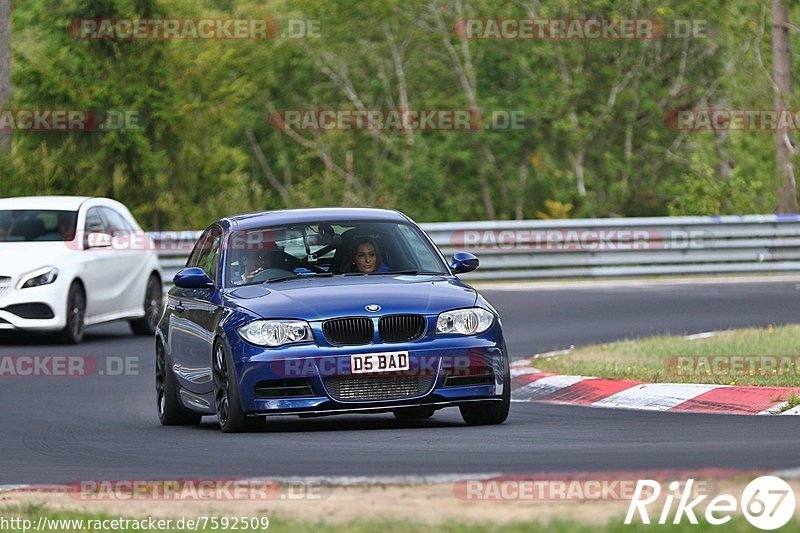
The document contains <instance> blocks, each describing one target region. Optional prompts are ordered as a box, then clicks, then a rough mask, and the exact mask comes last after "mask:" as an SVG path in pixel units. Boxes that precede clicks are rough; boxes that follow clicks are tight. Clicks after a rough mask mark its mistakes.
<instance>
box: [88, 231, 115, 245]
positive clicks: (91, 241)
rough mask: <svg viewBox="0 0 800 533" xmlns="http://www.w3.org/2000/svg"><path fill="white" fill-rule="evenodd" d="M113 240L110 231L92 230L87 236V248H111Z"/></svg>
mask: <svg viewBox="0 0 800 533" xmlns="http://www.w3.org/2000/svg"><path fill="white" fill-rule="evenodd" d="M111 241H112V237H111V235H110V234H109V233H102V232H92V233H90V234H89V235H87V236H86V248H111Z"/></svg>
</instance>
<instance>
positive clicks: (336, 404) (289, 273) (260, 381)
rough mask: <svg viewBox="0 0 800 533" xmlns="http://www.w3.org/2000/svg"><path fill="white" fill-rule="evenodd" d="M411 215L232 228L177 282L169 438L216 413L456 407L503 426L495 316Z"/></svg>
mask: <svg viewBox="0 0 800 533" xmlns="http://www.w3.org/2000/svg"><path fill="white" fill-rule="evenodd" d="M477 267H478V259H477V258H476V257H475V256H473V255H472V254H468V253H456V254H455V255H454V256H453V258H452V260H451V261H450V262H449V264H448V262H447V261H445V259H444V257H443V256H442V254H441V252H440V251H439V250H438V249H437V248H436V246H435V245H434V243H433V242H432V241H431V239H430V238H429V237H428V236H427V235H426V234H425V233H424V232H423V231H422V230H421V229H420V228H419V227H418V226H417V225H416V224H415V223H414V222H413V221H412V220H410V219H409V218H408V217H406V216H405V215H403V214H401V213H399V212H396V211H387V210H380V209H360V208H359V209H356V208H353V209H349V208H348V209H344V208H341V209H339V208H337V209H297V210H286V211H270V212H264V213H256V214H249V215H240V216H234V217H229V218H224V219H222V220H219V221H217V222H215V223H214V224H212V225H211V226H210V227H208V228H207V229H206V230H205V231H204V232H203V234H202V236H201V237H200V239H199V240H198V241H197V243H196V245H195V247H194V250H193V251H192V253H191V255H190V256H189V259H188V260H187V263H186V267H185V268H184V269H182V270H181V271H180V272H178V273H177V274H176V275H175V278H174V283H175V286H174V287H172V288H171V289H170V291H169V294H168V301H167V306H166V309H165V312H164V315H163V317H162V319H161V321H160V323H159V327H158V330H157V332H156V396H157V406H158V416H159V418H160V420H161V423H162V424H164V425H185V424H197V423H199V422H200V419H201V417H202V416H204V415H217V417H218V419H219V424H220V427H221V428H222V431H225V432H238V431H247V430H251V429H255V428H256V427H257V426H258V425H259V424H263V423H264V417H266V416H271V415H299V416H301V417H304V416H322V415H332V414H342V413H376V412H392V413H394V415H395V416H396V417H397V418H399V419H406V420H408V419H420V418H428V417H430V416H432V415H433V414H434V412H435V411H436V410H437V409H442V408H444V407H458V408H459V409H460V411H461V416H462V418H463V419H464V421H465V422H466V423H467V424H470V425H479V424H501V423H503V422H504V421H505V420H506V418H507V416H508V411H509V403H510V395H511V387H510V377H509V360H508V354H507V352H506V347H505V342H504V339H503V332H502V326H501V323H500V317H499V316H498V314H497V312H496V311H495V310H494V308H492V306H491V305H489V303H488V302H487V301H486V300H485V299H484V298H483V297H482V296H481V295H480V294H479V293H478V292H477V291H476V290H475V289H473V288H472V287H470V286H469V285H467V284H465V283H464V282H462V281H461V280H460V279H459V278H458V276H457V275H458V274H461V273H464V272H469V271H471V270H474V269H476V268H477Z"/></svg>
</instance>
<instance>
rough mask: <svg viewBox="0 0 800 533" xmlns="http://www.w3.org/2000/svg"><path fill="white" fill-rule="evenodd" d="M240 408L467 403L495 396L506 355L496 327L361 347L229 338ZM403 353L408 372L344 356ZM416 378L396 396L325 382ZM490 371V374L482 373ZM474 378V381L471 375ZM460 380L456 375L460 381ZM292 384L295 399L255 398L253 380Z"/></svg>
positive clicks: (330, 409) (270, 411) (267, 410)
mask: <svg viewBox="0 0 800 533" xmlns="http://www.w3.org/2000/svg"><path fill="white" fill-rule="evenodd" d="M229 344H230V347H231V349H232V353H233V354H234V358H233V359H234V364H235V371H236V375H237V381H238V384H239V393H240V399H241V402H242V407H243V408H244V411H245V412H246V413H247V414H250V415H265V414H266V415H283V414H286V415H301V416H302V415H305V416H321V415H327V414H338V413H358V412H385V411H391V410H393V409H397V408H400V407H418V406H431V407H434V408H437V409H438V408H443V407H449V406H454V405H461V404H464V403H469V402H473V401H486V400H500V399H502V396H503V391H504V389H505V387H510V383H507V382H506V381H505V376H506V372H505V370H506V369H507V367H508V356H507V354H506V353H505V347H504V343H503V339H502V333H501V331H500V326H499V325H495V326H493V327H492V328H490V329H489V330H488V331H487V332H485V333H484V334H482V335H478V336H470V337H458V336H442V337H428V338H426V339H423V340H420V341H415V342H411V343H405V344H402V343H391V344H383V343H374V344H369V345H364V346H350V347H348V346H319V345H312V344H306V345H294V346H285V347H281V348H277V349H276V348H273V349H265V348H260V347H257V346H253V345H251V344H249V343H246V342H244V341H243V340H241V339H240V338H239V337H238V336H235V337H234V338H232V339H229ZM400 351H403V352H408V355H409V370H408V371H403V372H397V373H392V372H387V373H371V374H352V373H351V369H350V355H352V354H368V353H381V352H400ZM409 376H415V377H416V376H419V378H417V379H418V382H419V383H421V384H422V385H421V386H420V387H419V389H418V390H415V391H411V392H409V391H408V390H407V391H406V392H405V393H404V394H403V395H402V397H387V398H380V399H376V398H366V399H361V398H358V395H357V394H356V395H355V397H348V398H343V397H342V396H341V395H339V396H337V395H336V394H334V393H332V390H331V381H330V380H336V379H338V380H345V381H346V382H348V383H350V384H351V385H352V384H356V383H359V381H357V380H361V379H365V378H366V379H372V380H373V382H374V381H376V380H380V379H386V380H392V379H395V378H401V379H409ZM487 376H490V377H487ZM472 377H474V378H475V379H470V378H472ZM459 378H462V379H459ZM284 380H289V381H291V384H292V385H297V384H298V383H304V384H307V387H308V390H307V393H306V394H303V395H302V396H298V397H275V398H264V397H258V396H257V394H256V389H257V388H259V385H263V384H265V383H266V384H272V383H276V382H282V381H284Z"/></svg>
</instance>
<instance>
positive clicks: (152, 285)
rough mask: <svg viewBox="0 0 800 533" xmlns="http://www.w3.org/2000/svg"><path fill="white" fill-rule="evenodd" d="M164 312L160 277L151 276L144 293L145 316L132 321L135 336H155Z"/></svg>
mask: <svg viewBox="0 0 800 533" xmlns="http://www.w3.org/2000/svg"><path fill="white" fill-rule="evenodd" d="M163 311H164V293H163V292H162V289H161V282H160V281H159V280H158V276H155V275H153V276H150V279H149V280H147V288H146V289H145V291H144V316H143V317H142V318H137V319H135V320H131V321H130V322H129V324H130V325H131V330H132V331H133V333H134V335H147V336H149V335H154V334H155V332H156V328H157V327H158V321H159V320H161V313H163Z"/></svg>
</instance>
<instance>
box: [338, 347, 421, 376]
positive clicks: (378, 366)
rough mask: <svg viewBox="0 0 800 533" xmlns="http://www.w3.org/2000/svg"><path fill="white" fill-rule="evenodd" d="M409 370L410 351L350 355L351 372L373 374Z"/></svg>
mask: <svg viewBox="0 0 800 533" xmlns="http://www.w3.org/2000/svg"><path fill="white" fill-rule="evenodd" d="M396 370H408V352H387V353H365V354H360V355H351V356H350V372H352V373H353V374H371V373H373V372H394V371H396Z"/></svg>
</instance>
